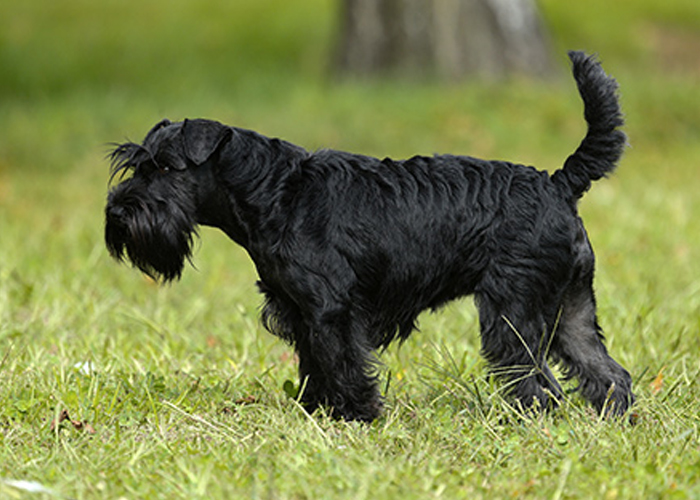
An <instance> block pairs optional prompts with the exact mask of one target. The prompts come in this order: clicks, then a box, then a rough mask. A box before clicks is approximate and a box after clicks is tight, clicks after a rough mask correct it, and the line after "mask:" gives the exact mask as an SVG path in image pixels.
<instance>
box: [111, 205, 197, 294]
mask: <svg viewBox="0 0 700 500" xmlns="http://www.w3.org/2000/svg"><path fill="white" fill-rule="evenodd" d="M196 234H197V232H196V228H195V224H194V221H193V220H192V219H191V218H190V217H189V216H188V215H187V213H186V212H185V211H183V210H182V209H181V208H180V207H179V206H177V205H176V204H172V203H171V204H165V203H158V204H157V206H149V205H147V204H143V203H139V204H138V205H136V206H130V205H121V204H112V203H109V204H108V205H107V209H106V224H105V242H106V244H107V249H108V250H109V253H110V254H111V255H112V257H114V258H115V259H117V260H119V261H123V260H125V259H128V260H129V261H131V263H132V264H133V265H134V266H135V267H137V268H138V269H140V270H141V271H142V272H144V273H145V274H147V275H148V276H150V277H151V278H153V279H154V280H156V281H161V282H168V281H173V280H177V279H179V278H180V276H181V275H182V271H183V268H184V265H185V260H190V257H191V256H192V246H193V242H194V237H195V236H196Z"/></svg>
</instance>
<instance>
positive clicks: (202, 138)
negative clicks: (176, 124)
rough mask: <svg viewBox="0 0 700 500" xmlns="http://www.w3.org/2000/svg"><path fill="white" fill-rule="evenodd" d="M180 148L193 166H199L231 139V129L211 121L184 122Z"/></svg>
mask: <svg viewBox="0 0 700 500" xmlns="http://www.w3.org/2000/svg"><path fill="white" fill-rule="evenodd" d="M180 133H181V134H182V146H183V149H184V150H185V155H187V158H189V159H190V160H191V161H192V162H194V164H195V165H201V164H202V163H204V162H205V161H207V160H208V159H209V157H210V156H211V155H213V154H214V153H215V152H216V150H217V149H219V147H220V146H221V145H222V144H223V143H225V142H226V141H227V140H228V139H230V138H231V134H233V131H232V130H231V127H227V126H225V125H222V124H221V123H219V122H215V121H212V120H185V121H184V122H183V124H182V130H181V132H180Z"/></svg>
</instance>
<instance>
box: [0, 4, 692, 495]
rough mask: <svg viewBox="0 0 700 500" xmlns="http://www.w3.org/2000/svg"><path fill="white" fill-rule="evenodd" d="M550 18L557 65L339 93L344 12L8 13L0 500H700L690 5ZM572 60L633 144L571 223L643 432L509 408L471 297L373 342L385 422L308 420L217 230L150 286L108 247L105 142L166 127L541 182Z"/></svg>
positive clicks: (2, 95)
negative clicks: (617, 105)
mask: <svg viewBox="0 0 700 500" xmlns="http://www.w3.org/2000/svg"><path fill="white" fill-rule="evenodd" d="M579 4H580V5H579ZM541 5H542V6H543V9H544V13H545V17H546V18H547V19H548V21H549V22H550V25H551V30H552V37H553V40H552V41H553V46H554V47H555V48H556V50H557V57H558V58H559V60H560V61H561V63H562V68H563V69H562V78H561V79H558V80H556V81H553V82H547V83H540V82H533V81H523V80H515V81H511V82H505V83H498V84H490V85H486V84H484V83H471V84H470V83H464V84H459V85H457V84H451V85H445V84H438V83H429V82H423V83H411V82H405V81H384V82H355V83H341V82H333V80H332V79H331V78H329V75H328V64H327V61H328V59H329V57H330V54H331V53H332V47H331V46H330V45H329V40H331V39H332V36H333V34H334V32H335V30H334V25H333V19H334V17H333V16H334V12H335V9H336V8H337V5H336V2H335V1H332V0H305V1H303V2H285V1H282V0H265V1H260V0H245V1H237V2H214V1H210V0H205V1H201V2H191V1H185V0H175V1H173V2H163V1H147V2H135V1H126V2H123V1H105V2H97V3H96V2H87V1H67V0H63V1H58V2H48V1H40V0H28V1H23V2H5V3H3V4H1V5H0V442H1V446H0V498H75V499H86V498H100V499H102V498H115V499H116V498H164V499H166V498H167V499H172V498H187V499H189V498H222V499H223V498H272V499H285V498H290V499H302V498H352V499H362V498H372V499H394V498H405V499H414V498H415V499H425V498H487V499H492V498H554V499H565V498H605V499H616V498H634V499H637V498H700V428H699V427H700V401H699V399H700V388H699V387H698V385H699V381H700V361H699V360H698V359H699V358H698V352H700V224H699V223H698V220H700V198H698V195H697V193H698V191H699V190H700V177H699V176H698V173H697V172H698V165H700V141H698V137H700V119H699V118H698V117H700V106H699V105H698V103H699V102H700V82H699V80H700V70H699V69H698V68H700V60H698V56H697V54H698V53H699V52H698V51H697V50H696V49H697V48H698V47H700V35H698V32H700V4H698V3H697V2H696V1H695V0H675V1H672V2H671V1H669V2H657V1H652V0H643V1H637V2H632V1H622V2H617V3H611V2H604V1H603V0H591V1H589V2H585V3H583V2H579V3H570V2H557V1H556V0H543V1H542V2H541ZM601 13H605V15H603V14H601ZM579 47H580V48H585V49H587V50H590V51H597V52H599V53H600V55H601V57H602V58H603V60H604V62H605V65H606V68H607V69H608V70H609V71H610V72H612V73H613V74H615V75H616V76H617V78H618V80H619V82H620V84H621V87H622V95H623V105H624V108H625V112H626V115H627V123H628V125H627V127H626V130H627V132H628V134H629V136H630V142H631V145H632V146H631V148H630V149H629V151H628V152H627V154H626V156H625V158H624V160H623V162H622V164H621V165H620V169H619V171H618V173H617V174H616V175H615V176H614V177H613V178H611V179H609V180H606V181H601V182H599V183H596V185H595V186H594V187H593V189H592V190H591V192H590V193H588V194H587V195H586V197H585V198H584V200H583V202H582V206H581V211H582V214H583V217H584V219H585V220H586V225H587V227H588V230H589V233H590V235H591V238H592V240H593V243H594V245H595V248H596V251H597V257H598V269H599V271H598V275H597V281H596V284H597V290H598V298H599V303H600V319H601V323H602V324H603V327H604V328H605V330H606V333H607V339H608V346H609V348H610V350H611V351H612V353H613V355H614V356H615V357H616V358H617V359H619V360H620V361H621V362H622V364H624V365H625V366H626V367H628V368H629V369H630V371H631V372H632V374H633V377H634V379H635V391H636V393H637V395H638V400H639V401H638V404H637V407H636V413H637V414H638V424H637V425H636V426H632V427H631V426H628V425H623V424H621V423H619V422H605V421H601V420H600V419H599V418H598V416H597V415H595V414H594V413H593V412H592V411H591V410H590V409H589V408H588V407H587V406H586V405H585V404H584V403H583V402H581V401H580V400H579V399H578V398H577V397H576V396H575V395H572V397H571V399H570V400H568V401H566V403H565V404H564V406H563V408H561V409H560V410H559V411H558V412H556V413H554V414H552V415H547V416H545V417H542V418H540V419H535V420H529V421H528V420H526V421H523V420H521V419H518V418H517V415H516V412H515V411H514V410H513V409H512V408H510V407H509V405H508V403H507V401H506V400H504V399H503V397H502V388H501V387H499V386H498V384H496V383H494V382H493V381H492V380H490V379H489V378H488V376H487V372H486V370H485V366H484V364H483V362H482V360H481V359H480V357H479V339H478V321H477V317H476V314H475V311H474V307H473V305H472V304H471V301H470V300H465V301H460V302H458V303H455V304H453V305H450V306H449V307H447V308H446V309H445V310H444V311H441V312H440V313H439V314H436V315H425V316H423V317H422V318H421V332H418V333H416V335H414V336H413V337H412V338H411V339H410V340H409V341H408V342H406V343H405V344H404V345H403V346H401V347H400V348H399V347H398V346H394V347H393V348H391V349H389V350H388V351H387V352H386V353H384V354H383V355H382V358H381V359H382V361H383V363H384V369H383V376H382V383H383V385H384V386H386V387H388V391H387V393H386V397H387V409H386V412H385V414H384V416H383V417H382V418H380V419H379V420H378V421H377V422H375V423H374V424H372V425H370V426H364V425H356V424H346V423H342V422H335V421H332V420H330V419H328V418H326V417H325V416H324V415H318V414H317V415H314V416H313V417H309V416H308V415H306V414H305V413H304V412H303V411H302V410H301V409H300V408H299V406H298V405H297V403H296V402H295V401H294V400H293V399H290V398H289V397H287V396H286V395H285V391H284V389H283V386H284V384H285V382H286V381H287V380H295V372H296V368H295V361H294V359H293V356H292V355H291V352H290V349H289V348H288V347H287V346H285V345H284V344H283V343H282V342H281V341H279V340H277V339H275V338H273V337H272V336H271V335H269V334H268V333H266V332H265V331H263V330H262V328H261V327H260V326H259V323H258V319H257V315H258V308H259V302H260V301H259V297H258V296H257V294H256V292H255V287H254V281H255V273H254V269H253V267H252V265H251V264H250V262H249V261H248V258H247V256H246V255H245V254H244V252H243V251H241V250H240V249H239V248H237V247H236V246H235V245H234V244H232V243H231V242H230V241H228V240H227V239H226V238H225V237H224V236H223V235H222V234H220V233H217V232H215V231H212V230H208V229H204V230H202V234H201V245H200V248H199V249H198V251H197V254H196V258H195V263H196V265H197V268H198V270H196V271H195V270H193V269H188V270H187V271H186V273H185V275H184V277H183V280H182V281H181V282H180V283H178V284H175V285H172V286H168V287H164V288H159V287H157V286H155V285H153V284H152V283H151V282H149V281H147V280H145V279H143V278H142V277H141V276H140V275H139V274H138V273H137V272H136V271H134V270H131V269H129V268H127V267H125V266H119V265H117V264H116V263H114V262H112V261H111V260H110V259H109V257H108V256H107V255H106V251H105V249H104V245H103V243H102V210H103V206H104V199H105V195H106V192H107V178H108V165H107V163H106V161H105V159H104V154H105V152H106V150H107V143H109V142H111V141H120V140H122V139H124V138H125V137H129V138H132V139H139V138H140V137H141V136H142V135H143V133H144V132H145V131H146V130H147V129H148V128H149V127H150V125H151V124H152V123H154V122H155V121H157V120H158V119H160V118H161V117H163V116H168V117H171V118H174V119H179V118H182V117H185V116H189V117H195V116H206V117H211V118H217V119H220V120H222V121H224V122H227V123H231V124H236V125H239V126H244V127H249V128H254V129H256V130H258V131H260V132H263V133H265V134H267V135H273V136H281V137H284V138H286V139H289V140H291V141H293V142H296V143H298V144H301V145H303V146H305V147H307V148H310V149H314V148H317V147H335V148H341V149H346V150H352V151H356V152H363V153H366V154H374V155H380V156H383V155H391V156H396V157H404V156H408V155H412V154H415V153H424V154H431V153H433V152H454V153H468V154H473V155H477V156H483V157H498V158H505V159H513V160H517V161H522V162H525V163H531V164H535V165H538V166H540V167H541V168H546V169H550V170H551V169H554V168H557V167H558V166H559V165H561V163H562V161H563V159H564V158H565V157H566V156H567V155H568V154H569V153H570V152H571V151H572V150H573V149H574V148H575V146H576V145H577V143H578V141H579V140H580V138H581V136H582V135H583V133H584V124H583V122H582V117H581V105H580V102H579V100H578V97H577V95H576V92H575V87H574V84H573V81H572V80H571V79H570V78H569V77H568V75H566V73H565V71H564V65H565V57H564V55H563V52H564V50H565V49H566V48H579ZM64 410H65V411H66V412H67V414H68V415H69V417H70V419H72V420H73V422H74V423H71V422H70V421H68V420H64V421H63V422H61V423H60V425H54V424H55V423H56V422H57V418H58V417H59V416H60V415H61V413H62V412H63V411H64ZM74 424H75V425H74ZM79 424H82V427H81V425H79ZM79 427H80V428H79ZM13 480H15V481H16V480H24V481H32V482H34V483H31V484H36V485H41V486H42V487H44V488H47V489H48V491H44V492H37V493H32V492H29V491H27V490H26V488H23V487H22V484H19V485H17V484H16V483H12V482H11V481H13Z"/></svg>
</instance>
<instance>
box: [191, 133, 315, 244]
mask: <svg viewBox="0 0 700 500" xmlns="http://www.w3.org/2000/svg"><path fill="white" fill-rule="evenodd" d="M308 157H309V153H308V152H307V151H306V150H305V149H303V148H301V147H299V146H295V145H294V144H291V143H289V142H286V141H282V140H279V139H270V138H268V137H265V136H263V135H260V134H258V133H256V132H252V131H249V130H243V129H234V135H233V137H232V138H231V140H230V142H229V144H227V145H226V146H224V147H223V148H222V149H221V151H220V152H219V153H218V154H217V158H215V161H212V162H208V164H207V165H206V168H204V169H202V172H201V174H200V175H201V177H202V182H201V183H200V185H203V186H207V190H206V192H205V193H202V194H201V195H200V200H199V201H198V204H197V205H198V211H197V212H198V215H197V218H198V221H199V223H200V224H203V225H208V226H213V227H217V228H219V229H221V230H222V231H224V233H226V234H227V235H228V236H229V237H230V238H231V239H233V240H234V241H236V243H238V244H239V245H241V246H243V247H244V248H246V249H248V250H250V249H251V244H253V242H254V240H255V238H256V235H255V234H252V233H251V231H250V230H249V228H250V227H257V228H258V230H259V229H260V227H261V225H262V224H264V223H265V221H269V220H276V218H273V217H270V214H271V213H272V212H274V211H275V210H277V209H279V207H278V206H276V205H277V203H276V202H277V201H278V200H274V199H273V200H272V202H271V201H270V197H269V193H274V192H279V193H280V195H281V193H283V192H285V190H283V189H281V187H282V186H283V185H285V184H286V182H287V179H288V178H289V177H290V175H292V174H293V173H294V172H295V171H296V170H297V168H298V167H299V165H300V164H301V163H302V162H303V161H304V160H305V159H306V158H308ZM222 165H226V167H222ZM203 166H204V165H203ZM260 193H264V194H265V195H264V196H260ZM269 229H271V231H268V232H266V233H265V234H268V235H270V234H271V233H272V232H274V228H269ZM257 233H258V234H260V231H257Z"/></svg>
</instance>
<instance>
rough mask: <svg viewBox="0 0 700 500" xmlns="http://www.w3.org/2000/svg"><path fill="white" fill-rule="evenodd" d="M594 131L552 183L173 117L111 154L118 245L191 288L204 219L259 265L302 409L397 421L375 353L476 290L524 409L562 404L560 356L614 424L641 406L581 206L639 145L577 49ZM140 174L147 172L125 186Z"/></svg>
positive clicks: (524, 171) (500, 170)
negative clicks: (190, 270)
mask: <svg viewBox="0 0 700 500" xmlns="http://www.w3.org/2000/svg"><path fill="white" fill-rule="evenodd" d="M569 57H570V59H571V61H572V64H573V75H574V78H575V80H576V83H577V85H578V90H579V93H580V95H581V98H582V100H583V103H584V114H585V119H586V122H587V124H588V130H587V134H586V136H585V137H584V139H583V141H582V142H581V144H580V145H579V147H578V149H576V151H575V152H574V153H573V154H572V155H571V156H569V157H568V158H567V160H566V161H565V162H564V165H563V167H562V168H561V169H559V170H557V171H556V172H554V173H553V174H551V175H550V174H548V173H547V172H543V171H539V170H536V169H535V168H532V167H527V166H523V165H518V164H513V163H508V162H505V161H486V160H480V159H477V158H472V157H469V156H450V155H439V156H432V157H426V156H415V157H413V158H410V159H407V160H401V161H396V160H392V159H389V158H385V159H383V160H380V159H377V158H372V157H369V156H362V155H358V154H351V153H344V152H340V151H333V150H321V151H317V152H309V151H306V150H305V149H303V148H301V147H299V146H295V145H293V144H290V143H288V142H285V141H282V140H279V139H271V138H268V137H265V136H262V135H260V134H257V133H255V132H252V131H249V130H243V129H239V128H235V127H229V126H225V125H223V124H221V123H218V122H215V121H210V120H202V119H197V120H185V121H182V122H177V123H171V122H170V121H167V120H164V121H161V122H160V123H158V124H157V125H156V126H155V127H153V128H152V129H151V131H150V132H148V134H147V135H146V138H145V139H144V141H143V143H142V144H136V143H131V142H128V143H124V144H120V145H118V146H116V148H115V149H114V151H113V152H112V154H111V159H112V178H114V177H115V176H119V175H121V176H122V178H123V177H128V178H127V179H125V180H122V182H120V183H119V184H118V185H116V186H115V187H114V188H112V189H111V191H110V193H109V197H108V203H107V207H106V227H105V239H106V244H107V248H108V249H109V251H110V253H111V255H112V256H113V257H114V258H116V259H118V260H123V259H125V258H128V260H130V261H131V263H132V264H133V265H134V266H135V267H137V268H139V269H140V270H141V271H143V272H144V273H146V274H148V275H149V276H151V277H153V278H155V279H157V280H161V281H171V280H175V279H178V278H179V277H180V275H181V273H182V271H183V266H184V262H185V261H186V260H189V259H190V258H191V257H192V246H193V239H194V238H195V236H196V235H197V227H198V225H207V226H213V227H217V228H219V229H221V230H222V231H223V232H224V233H225V234H226V235H228V236H229V237H230V238H231V239H232V240H233V241H235V242H236V243H238V244H239V245H241V246H242V247H243V248H245V249H246V250H247V251H248V253H249V254H250V257H251V259H252V261H253V262H254V263H255V266H256V268H257V272H258V275H259V277H260V281H259V282H258V286H259V289H260V292H261V293H262V294H263V295H264V299H265V301H264V307H263V310H262V319H263V322H264V324H265V326H266V328H267V329H268V330H269V331H271V332H272V333H274V334H275V335H277V336H279V337H281V338H282V339H284V340H286V341H287V342H289V343H290V344H291V345H292V346H293V347H294V349H295V350H296V352H297V353H298V356H299V373H300V379H301V382H300V385H301V387H302V388H303V393H302V394H301V396H300V397H301V401H302V403H303V404H304V405H305V407H306V408H307V409H308V410H309V411H313V410H314V409H315V408H317V407H318V406H320V405H322V406H325V407H328V408H329V409H330V411H331V412H332V414H333V415H335V416H337V417H341V418H344V419H346V420H359V421H366V422H369V421H372V420H373V419H375V418H376V417H377V416H378V415H379V414H380V411H381V409H382V396H381V395H380V393H379V391H378V388H377V385H378V383H377V370H376V367H377V365H376V358H375V354H374V353H375V351H376V350H377V349H380V348H385V347H386V346H388V345H389V343H391V342H392V341H393V340H395V339H400V340H401V341H403V340H405V339H406V338H407V337H408V336H409V334H410V333H411V332H412V331H413V330H414V329H415V327H416V318H417V317H418V315H419V314H420V313H421V311H423V310H426V309H433V310H435V309H438V308H439V307H440V306H442V305H443V304H445V303H446V302H448V301H451V300H453V299H455V298H458V297H462V296H465V295H474V297H475V301H476V305H477V309H478V312H479V321H480V327H481V342H482V352H483V355H484V356H485V358H486V360H487V361H488V362H489V364H490V367H491V369H492V370H493V373H494V374H496V375H497V376H498V377H499V378H500V379H502V380H503V381H504V382H505V384H506V387H507V388H508V390H509V393H510V394H511V395H512V397H513V398H514V400H515V401H516V402H517V403H518V404H519V405H522V407H523V408H525V409H526V410H528V411H529V410H537V409H546V408H549V407H554V406H556V405H557V403H558V402H559V401H561V399H562V397H563V392H562V388H561V386H560V385H559V383H558V382H557V380H556V379H555V377H554V375H553V374H552V372H551V371H550V368H549V365H548V361H549V362H552V363H558V364H560V365H561V366H562V368H563V373H564V375H565V377H566V379H567V380H568V379H576V380H577V381H578V386H577V389H578V391H579V392H580V394H581V395H583V397H584V398H586V399H587V400H588V401H590V403H591V404H592V405H593V406H594V407H595V408H596V410H598V411H599V412H602V413H604V414H606V415H616V416H619V415H622V414H624V413H625V412H626V411H627V410H628V408H629V407H630V405H631V404H632V403H633V401H634V396H633V394H632V392H631V385H632V384H631V378H630V375H629V373H628V372H627V371H626V370H625V369H624V368H623V367H622V366H620V365H619V364H618V363H617V362H616V361H615V360H613V358H612V357H611V356H610V355H609V354H608V351H607V349H606V348H605V346H604V345H603V335H602V331H601V328H600V326H599V324H598V320H597V317H596V300H595V296H594V292H593V274H594V255H593V250H592V248H591V244H590V242H589V240H588V236H587V234H586V230H585V229H584V226H583V222H582V220H581V218H580V217H579V215H578V213H577V203H578V200H579V199H580V198H581V196H582V195H583V194H584V193H585V192H586V191H587V190H588V189H589V188H590V186H591V182H592V181H594V180H597V179H600V178H601V177H604V176H606V175H608V174H609V173H611V172H612V171H613V169H614V168H615V166H616V164H617V162H618V160H619V159H620V156H621V155H622V152H623V149H624V147H625V145H626V137H625V134H624V133H623V132H622V131H620V130H619V128H620V127H621V126H622V124H623V120H622V114H621V111H620V107H619V104H618V98H617V83H616V82H615V80H614V79H613V78H611V77H609V76H608V75H607V74H606V73H605V72H604V71H603V69H602V68H601V66H600V64H599V63H598V62H597V60H596V59H595V58H594V57H589V56H586V55H585V54H583V53H581V52H570V53H569ZM127 174H132V175H131V176H128V175H127Z"/></svg>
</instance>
